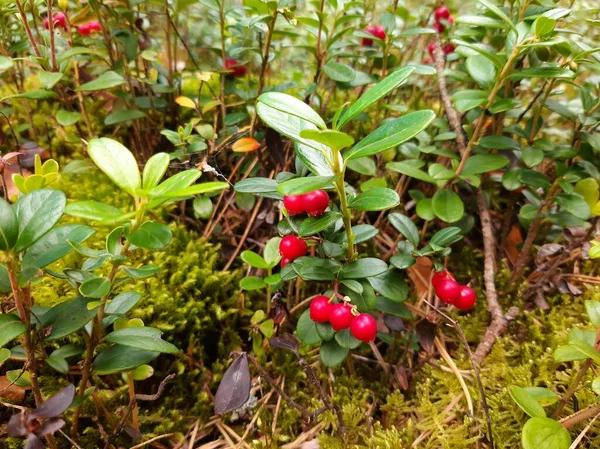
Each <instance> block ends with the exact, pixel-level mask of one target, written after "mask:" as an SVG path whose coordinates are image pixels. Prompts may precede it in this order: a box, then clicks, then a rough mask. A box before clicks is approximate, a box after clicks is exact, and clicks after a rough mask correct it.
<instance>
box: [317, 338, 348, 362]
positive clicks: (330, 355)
mask: <svg viewBox="0 0 600 449" xmlns="http://www.w3.org/2000/svg"><path fill="white" fill-rule="evenodd" d="M348 352H349V350H348V348H343V347H342V346H340V345H339V343H338V342H337V341H336V340H335V339H332V340H329V341H324V342H323V343H321V352H320V353H321V360H322V361H323V363H324V364H325V366H329V367H334V366H338V365H339V364H340V363H342V362H343V361H344V359H345V358H346V356H347V355H348Z"/></svg>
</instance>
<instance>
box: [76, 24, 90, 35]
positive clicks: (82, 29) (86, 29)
mask: <svg viewBox="0 0 600 449" xmlns="http://www.w3.org/2000/svg"><path fill="white" fill-rule="evenodd" d="M77 32H78V33H79V34H80V35H81V36H87V35H89V34H90V33H91V32H92V30H90V24H89V23H83V24H81V25H79V26H78V27H77Z"/></svg>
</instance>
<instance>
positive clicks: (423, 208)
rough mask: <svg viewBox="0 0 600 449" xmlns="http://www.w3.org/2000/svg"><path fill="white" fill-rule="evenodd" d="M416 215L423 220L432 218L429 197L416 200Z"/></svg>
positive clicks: (433, 215)
mask: <svg viewBox="0 0 600 449" xmlns="http://www.w3.org/2000/svg"><path fill="white" fill-rule="evenodd" d="M417 215H418V216H419V218H422V219H423V220H433V218H434V217H435V214H434V213H433V206H432V201H431V198H423V199H421V200H419V201H418V202H417Z"/></svg>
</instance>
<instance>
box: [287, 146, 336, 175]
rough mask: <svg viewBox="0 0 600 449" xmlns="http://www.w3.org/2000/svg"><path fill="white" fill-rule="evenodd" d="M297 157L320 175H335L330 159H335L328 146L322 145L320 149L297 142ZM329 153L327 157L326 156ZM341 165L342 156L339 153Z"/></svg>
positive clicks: (310, 169) (312, 171) (314, 172)
mask: <svg viewBox="0 0 600 449" xmlns="http://www.w3.org/2000/svg"><path fill="white" fill-rule="evenodd" d="M294 146H295V149H296V157H297V158H298V159H299V160H300V161H301V162H302V164H303V165H304V166H305V167H306V168H308V170H309V171H310V172H311V173H313V174H315V175H318V176H333V174H334V173H333V169H332V168H331V166H330V165H329V161H330V160H331V161H333V154H332V153H331V150H330V149H329V148H328V147H322V148H321V149H320V150H318V149H315V148H313V147H312V146H307V145H304V144H301V143H299V142H296V144H295V145H294ZM325 155H327V157H325ZM338 156H339V157H338V159H339V161H340V165H342V163H343V162H342V156H341V155H338Z"/></svg>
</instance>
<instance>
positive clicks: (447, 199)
mask: <svg viewBox="0 0 600 449" xmlns="http://www.w3.org/2000/svg"><path fill="white" fill-rule="evenodd" d="M431 206H432V207H433V213H434V214H435V215H436V216H437V217H438V218H440V219H441V220H443V221H445V222H446V223H454V222H456V221H458V220H460V219H461V218H462V216H463V215H464V212H465V206H464V204H463V202H462V200H461V199H460V197H459V196H458V195H457V194H456V193H455V192H453V191H452V190H447V189H444V190H438V191H437V192H435V195H433V198H432V202H431Z"/></svg>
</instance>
